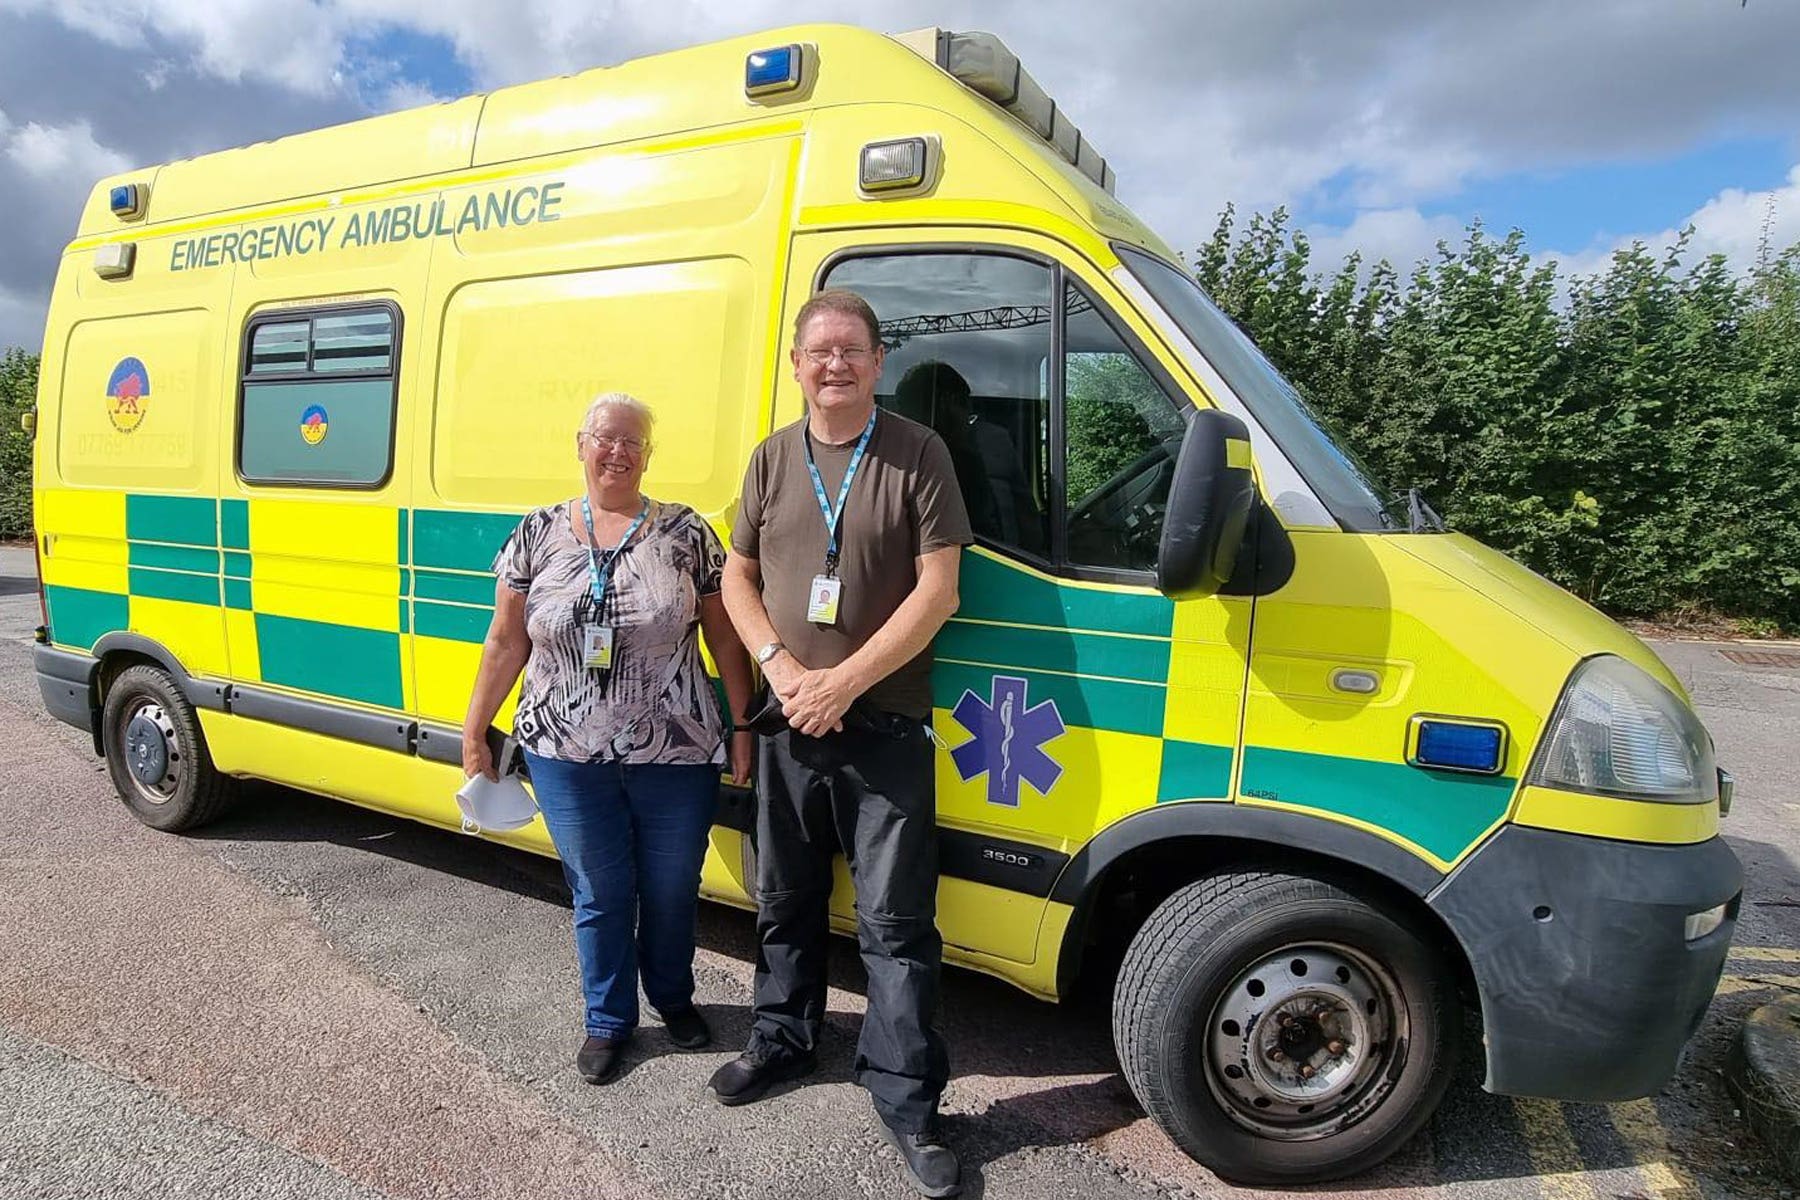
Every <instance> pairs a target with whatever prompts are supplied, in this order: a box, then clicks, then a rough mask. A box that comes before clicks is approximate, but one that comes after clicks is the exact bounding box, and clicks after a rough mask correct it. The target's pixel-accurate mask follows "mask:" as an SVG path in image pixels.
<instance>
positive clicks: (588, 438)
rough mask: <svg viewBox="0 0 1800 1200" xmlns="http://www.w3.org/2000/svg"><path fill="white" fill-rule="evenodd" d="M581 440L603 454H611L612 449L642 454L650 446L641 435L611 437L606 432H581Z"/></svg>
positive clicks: (634, 454) (631, 453)
mask: <svg viewBox="0 0 1800 1200" xmlns="http://www.w3.org/2000/svg"><path fill="white" fill-rule="evenodd" d="M581 437H582V440H583V441H585V442H587V443H588V444H589V445H591V446H593V447H594V449H596V450H598V451H600V452H601V453H603V454H611V453H612V452H613V451H614V450H623V451H624V452H625V453H627V454H630V455H633V456H636V455H639V454H642V453H643V452H644V451H645V450H647V449H648V448H649V446H650V443H649V442H646V441H645V440H644V439H643V438H641V437H613V436H612V435H611V434H607V433H583V434H582V435H581Z"/></svg>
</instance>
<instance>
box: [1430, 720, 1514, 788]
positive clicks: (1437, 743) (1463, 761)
mask: <svg viewBox="0 0 1800 1200" xmlns="http://www.w3.org/2000/svg"><path fill="white" fill-rule="evenodd" d="M1414 721H1415V723H1416V724H1417V726H1418V733H1417V735H1416V736H1417V740H1416V742H1415V744H1414V746H1413V755H1412V761H1413V763H1414V764H1415V765H1417V766H1421V767H1436V768H1438V769H1440V770H1445V771H1473V772H1476V773H1478V774H1482V775H1494V774H1498V773H1499V770H1500V767H1501V765H1502V763H1503V760H1504V758H1505V751H1506V731H1505V730H1504V729H1502V728H1500V727H1499V726H1498V725H1469V724H1464V723H1462V722H1458V721H1439V720H1426V719H1422V718H1414Z"/></svg>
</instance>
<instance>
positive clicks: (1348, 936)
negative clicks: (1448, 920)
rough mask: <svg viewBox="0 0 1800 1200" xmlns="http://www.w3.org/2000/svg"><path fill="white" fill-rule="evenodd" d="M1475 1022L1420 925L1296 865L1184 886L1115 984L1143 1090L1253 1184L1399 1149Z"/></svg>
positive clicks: (1116, 1032)
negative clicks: (1284, 871) (1465, 1021)
mask: <svg viewBox="0 0 1800 1200" xmlns="http://www.w3.org/2000/svg"><path fill="white" fill-rule="evenodd" d="M1460 1033H1461V1010H1460V1007H1459V1002H1458V1000H1457V995H1456V988H1455V982H1454V980H1453V979H1452V978H1451V976H1450V973H1449V971H1448V970H1447V968H1446V965H1445V963H1444V961H1443V959H1442V958H1441V956H1440V955H1439V954H1438V953H1437V952H1436V951H1435V950H1434V949H1433V948H1432V946H1431V945H1430V944H1429V943H1428V942H1427V941H1426V940H1425V939H1424V938H1422V937H1421V936H1419V934H1418V933H1417V931H1415V930H1414V929H1413V928H1412V927H1411V926H1410V925H1409V924H1408V923H1407V922H1406V921H1404V920H1403V919H1400V918H1398V917H1397V916H1396V915H1395V914H1393V913H1391V912H1387V911H1384V910H1383V909H1382V908H1381V907H1379V906H1377V905H1373V904H1370V903H1369V902H1368V901H1366V900H1364V899H1362V898H1360V897H1358V896H1356V895H1353V894H1351V893H1350V892H1348V891H1346V890H1344V889H1343V888H1342V887H1340V886H1338V885H1336V884H1332V883H1327V882H1325V881H1323V880H1319V879H1310V878H1306V877H1303V876H1295V875H1280V874H1261V873H1258V874H1231V875H1215V876H1211V877H1209V878H1206V879H1201V880H1198V881H1197V882H1194V883H1191V884H1188V885H1187V886H1186V887H1184V888H1182V889H1181V890H1179V891H1177V892H1176V893H1175V894H1174V895H1172V896H1170V897H1169V898H1168V899H1167V900H1165V901H1163V903H1162V904H1161V905H1159V906H1158V907H1157V908H1156V910H1155V911H1154V912H1152V913H1151V914H1150V918H1149V920H1147V921H1145V922H1144V926H1143V928H1142V929H1140V930H1139V931H1138V934H1137V936H1136V938H1134V939H1133V941H1132V943H1131V947H1130V949H1129V950H1128V951H1127V952H1126V955H1125V962H1124V964H1123V966H1121V967H1120V970H1119V977H1118V983H1117V985H1116V987H1115V990H1114V993H1113V1042H1114V1045H1115V1047H1116V1049H1117V1050H1118V1054H1119V1062H1120V1065H1121V1066H1122V1067H1123V1068H1124V1072H1125V1078H1126V1080H1127V1082H1129V1083H1130V1085H1131V1090H1132V1091H1133V1092H1134V1093H1135V1094H1136V1095H1137V1098H1138V1102H1139V1103H1141V1104H1142V1105H1143V1106H1144V1109H1145V1111H1147V1112H1148V1113H1149V1114H1150V1116H1151V1118H1152V1119H1153V1120H1155V1121H1156V1123H1157V1124H1158V1125H1160V1126H1161V1127H1162V1129H1163V1131H1164V1132H1165V1133H1167V1134H1168V1135H1169V1137H1170V1138H1172V1139H1173V1140H1174V1141H1175V1143H1176V1144H1177V1145H1179V1146H1180V1147H1181V1148H1182V1149H1183V1150H1185V1151H1186V1152H1187V1153H1188V1154H1189V1155H1190V1156H1192V1157H1193V1158H1194V1159H1195V1160H1197V1161H1198V1162H1200V1163H1202V1164H1203V1165H1205V1166H1207V1167H1209V1168H1211V1169H1212V1170H1213V1171H1215V1172H1216V1173H1217V1174H1219V1175H1220V1176H1222V1177H1224V1178H1226V1179H1229V1180H1232V1181H1234V1182H1238V1183H1243V1184H1259V1185H1281V1184H1299V1183H1314V1182H1322V1181H1325V1180H1330V1179H1339V1178H1342V1177H1344V1176H1346V1175H1354V1174H1357V1173H1359V1172H1362V1171H1366V1170H1368V1169H1369V1168H1370V1167H1373V1166H1374V1165H1375V1164H1377V1163H1379V1162H1381V1161H1382V1160H1383V1159H1385V1158H1387V1157H1388V1156H1389V1155H1391V1154H1393V1153H1394V1151H1396V1150H1398V1149H1399V1148H1400V1147H1401V1146H1402V1145H1404V1144H1405V1143H1406V1141H1407V1140H1408V1139H1409V1138H1411V1137H1412V1136H1413V1134H1415V1133H1417V1132H1418V1130H1419V1128H1420V1127H1421V1126H1423V1125H1424V1124H1425V1122H1426V1120H1427V1119H1429V1118H1430V1116H1431V1114H1432V1112H1433V1111H1434V1110H1435V1109H1436V1108H1437V1105H1438V1101H1439V1100H1441V1099H1442V1098H1443V1094H1444V1089H1445V1088H1446V1087H1447V1086H1448V1085H1449V1082H1450V1078H1451V1076H1452V1074H1453V1072H1454V1069H1455V1063H1456V1052H1457V1043H1458V1040H1459V1038H1460ZM1302 1072H1311V1074H1307V1075H1303V1074H1302Z"/></svg>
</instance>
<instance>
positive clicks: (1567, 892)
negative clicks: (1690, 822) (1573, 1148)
mask: <svg viewBox="0 0 1800 1200" xmlns="http://www.w3.org/2000/svg"><path fill="white" fill-rule="evenodd" d="M1742 891H1743V869H1742V868H1741V867H1740V866H1739V865H1738V860H1737V856H1736V855H1734V854H1733V853H1732V852H1731V849H1730V848H1729V847H1728V846H1726V845H1725V843H1724V841H1723V840H1721V839H1719V838H1716V837H1715V838H1713V839H1711V840H1710V841H1705V842H1699V843H1696V844H1693V845H1686V846H1664V845H1650V844H1645V843H1637V842H1620V841H1610V840H1607V839H1604V838H1596V837H1584V836H1581V835H1578V834H1569V833H1555V832H1551V831H1547V830H1542V829H1531V828H1526V827H1524V826H1517V825H1509V826H1506V827H1505V828H1503V829H1502V830H1501V831H1500V832H1499V833H1497V834H1495V835H1494V837H1493V838H1492V839H1490V840H1489V841H1488V842H1487V844H1486V845H1484V846H1482V848H1481V849H1480V850H1478V851H1477V852H1476V853H1475V854H1474V855H1473V856H1472V857H1471V858H1470V859H1469V860H1468V861H1467V862H1465V863H1464V864H1463V865H1462V866H1461V867H1460V868H1458V869H1457V870H1456V872H1455V873H1453V874H1452V875H1451V876H1450V877H1449V878H1448V879H1446V880H1445V881H1444V882H1443V883H1442V884H1440V885H1439V886H1438V888H1437V889H1436V890H1435V891H1434V892H1433V893H1432V894H1431V896H1430V897H1429V898H1428V901H1429V903H1430V905H1431V907H1432V908H1433V909H1434V910H1435V911H1436V912H1437V913H1438V915H1439V916H1441V917H1442V918H1443V919H1444V922H1445V923H1446V924H1447V925H1448V926H1449V927H1450V929H1451V931H1452V932H1453V933H1454V934H1455V935H1456V937H1457V939H1458V940H1459V941H1460V942H1461V943H1462V948H1463V951H1464V953H1465V954H1466V955H1467V956H1468V960H1469V963H1470V966H1471V967H1472V968H1473V970H1474V975H1475V985H1476V989H1477V991H1478V992H1479V993H1480V998H1481V1015H1482V1024H1483V1027H1484V1030H1485V1033H1486V1042H1487V1082H1486V1087H1487V1089H1488V1090H1489V1091H1491V1092H1499V1093H1502V1094H1505V1095H1515V1096H1539V1097H1543V1098H1545V1099H1551V1100H1568V1101H1576V1102H1581V1103H1610V1102H1613V1101H1619V1100H1633V1099H1636V1098H1638V1097H1640V1096H1648V1095H1651V1094H1652V1093H1654V1092H1656V1091H1657V1090H1658V1089H1659V1088H1661V1087H1662V1086H1663V1084H1665V1083H1667V1082H1668V1080H1669V1078H1670V1076H1672V1075H1673V1074H1674V1073H1675V1069H1676V1067H1677V1066H1678V1065H1679V1062H1680V1058H1681V1049H1682V1047H1683V1046H1684V1045H1685V1044H1686V1043H1687V1040H1688V1038H1689V1036H1691V1035H1692V1034H1693V1032H1694V1030H1695V1029H1696V1028H1697V1027H1698V1026H1699V1024H1700V1020H1701V1018H1702V1017H1704V1016H1705V1014H1706V1006H1707V1005H1708V1004H1709V1003H1710V1002H1711V1000H1712V995H1713V990H1714V989H1715V988H1716V987H1717V986H1718V982H1719V975H1720V972H1722V971H1723V970H1724V967H1725V957H1726V954H1727V953H1728V952H1729V950H1730V948H1731V935H1732V931H1733V929H1734V928H1735V927H1736V925H1737V913H1738V904H1739V900H1740V898H1741V895H1742ZM1720 904H1724V905H1726V906H1727V908H1726V912H1725V920H1724V921H1723V923H1722V924H1720V926H1719V927H1718V928H1717V929H1715V930H1713V931H1712V932H1711V933H1708V934H1706V935H1704V936H1702V937H1698V938H1695V939H1694V940H1692V941H1689V940H1687V938H1686V931H1685V923H1686V920H1687V918H1688V916H1689V915H1690V914H1693V913H1698V912H1703V911H1705V910H1707V909H1709V908H1713V907H1715V906H1717V905H1720Z"/></svg>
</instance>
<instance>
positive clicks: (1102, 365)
mask: <svg viewBox="0 0 1800 1200" xmlns="http://www.w3.org/2000/svg"><path fill="white" fill-rule="evenodd" d="M1063 419H1064V421H1065V422H1066V423H1067V438H1066V444H1067V459H1066V460H1065V462H1066V465H1065V467H1064V471H1063V479H1064V484H1065V486H1066V488H1067V508H1066V511H1067V513H1068V561H1069V562H1070V563H1071V564H1074V565H1077V566H1084V567H1105V568H1112V569H1116V570H1126V571H1154V570H1155V569H1156V556H1157V550H1158V543H1159V542H1160V541H1161V539H1162V527H1163V512H1164V509H1165V508H1167V506H1168V502H1169V488H1170V486H1171V485H1172V484H1173V483H1174V480H1175V458H1176V455H1177V454H1178V453H1179V452H1180V450H1181V437H1182V434H1183V433H1185V432H1186V431H1187V424H1186V422H1185V421H1184V420H1183V419H1182V414H1181V410H1180V409H1178V408H1177V407H1176V406H1175V404H1174V402H1173V401H1171V400H1170V398H1169V394H1168V393H1167V392H1165V391H1164V390H1163V388H1162V385H1161V384H1159V383H1158V382H1157V381H1156V379H1155V378H1154V377H1152V375H1151V374H1150V372H1149V371H1147V370H1145V369H1144V364H1143V363H1142V361H1140V360H1139V358H1138V356H1137V355H1136V354H1135V353H1133V352H1132V349H1131V347H1130V346H1128V345H1127V344H1126V343H1125V340H1124V339H1123V338H1122V337H1121V336H1120V335H1119V333H1118V331H1117V330H1115V329H1114V328H1113V326H1112V324H1111V322H1109V321H1108V320H1107V319H1106V317H1105V316H1104V315H1102V313H1101V311H1100V309H1099V308H1097V307H1096V306H1095V304H1094V303H1093V302H1092V301H1091V300H1090V299H1089V298H1088V297H1087V296H1086V294H1084V293H1083V292H1082V291H1081V290H1080V289H1079V288H1077V287H1075V286H1074V285H1073V284H1069V285H1067V286H1066V290H1065V291H1064V294H1063Z"/></svg>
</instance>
